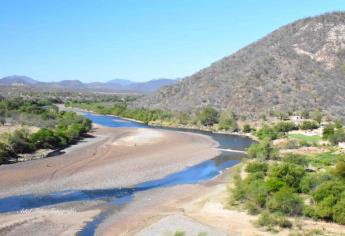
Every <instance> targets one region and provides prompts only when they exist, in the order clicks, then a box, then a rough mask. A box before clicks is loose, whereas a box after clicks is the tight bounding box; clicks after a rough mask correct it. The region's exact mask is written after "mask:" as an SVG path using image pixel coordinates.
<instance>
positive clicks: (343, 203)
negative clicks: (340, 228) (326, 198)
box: [333, 196, 345, 225]
mask: <svg viewBox="0 0 345 236" xmlns="http://www.w3.org/2000/svg"><path fill="white" fill-rule="evenodd" d="M333 220H334V221H335V222H337V223H338V224H343V225H345V196H344V197H343V198H342V199H340V200H339V201H338V202H337V204H336V205H335V206H334V207H333Z"/></svg>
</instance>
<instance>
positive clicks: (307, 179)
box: [299, 173, 319, 193]
mask: <svg viewBox="0 0 345 236" xmlns="http://www.w3.org/2000/svg"><path fill="white" fill-rule="evenodd" d="M318 183H319V180H318V177H317V175H316V174H309V173H307V174H306V175H305V176H303V178H302V179H301V182H300V184H299V189H300V190H301V192H302V193H310V192H311V191H313V190H314V189H315V188H316V186H317V185H318Z"/></svg>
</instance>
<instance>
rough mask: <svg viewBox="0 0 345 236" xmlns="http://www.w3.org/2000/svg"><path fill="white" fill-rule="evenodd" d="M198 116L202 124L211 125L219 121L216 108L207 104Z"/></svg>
mask: <svg viewBox="0 0 345 236" xmlns="http://www.w3.org/2000/svg"><path fill="white" fill-rule="evenodd" d="M198 117H199V121H200V123H201V124H202V125H205V126H209V125H213V124H216V123H217V122H218V117H219V115H218V112H217V110H216V109H214V108H213V107H209V106H207V107H205V108H204V109H202V111H201V112H200V113H199V116H198Z"/></svg>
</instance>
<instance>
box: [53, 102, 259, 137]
mask: <svg viewBox="0 0 345 236" xmlns="http://www.w3.org/2000/svg"><path fill="white" fill-rule="evenodd" d="M58 107H59V109H62V110H69V111H74V112H77V113H79V114H82V113H85V112H88V113H91V114H95V115H98V113H96V112H94V111H92V110H88V109H82V108H79V107H66V106H64V105H63V104H59V105H58ZM104 115H106V116H113V117H115V118H120V119H124V120H128V121H133V122H136V123H139V124H146V123H144V122H142V121H140V120H136V119H131V118H127V117H122V116H115V115H111V114H104ZM146 125H147V126H149V127H152V128H162V129H175V130H189V131H192V132H193V131H205V132H211V133H215V134H226V135H237V136H245V137H248V138H250V139H252V140H255V141H257V137H256V136H255V135H252V134H251V133H244V132H231V131H225V130H215V129H213V128H212V127H208V126H200V125H187V124H186V125H183V124H176V123H166V122H161V121H155V122H149V123H148V124H146Z"/></svg>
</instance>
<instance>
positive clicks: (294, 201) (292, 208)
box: [267, 187, 303, 215]
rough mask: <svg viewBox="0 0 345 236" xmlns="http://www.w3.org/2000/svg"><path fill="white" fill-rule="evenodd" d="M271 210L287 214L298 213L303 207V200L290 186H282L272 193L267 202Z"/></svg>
mask: <svg viewBox="0 0 345 236" xmlns="http://www.w3.org/2000/svg"><path fill="white" fill-rule="evenodd" d="M267 206H268V208H269V209H270V210H271V211H278V212H282V213H284V214H288V215H299V214H301V212H302V209H303V201H302V199H301V198H300V197H299V196H298V194H296V193H294V192H293V191H292V190H291V189H290V188H288V187H283V188H281V189H280V190H279V191H278V192H275V193H273V195H272V196H271V197H270V198H269V200H268V203H267Z"/></svg>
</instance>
